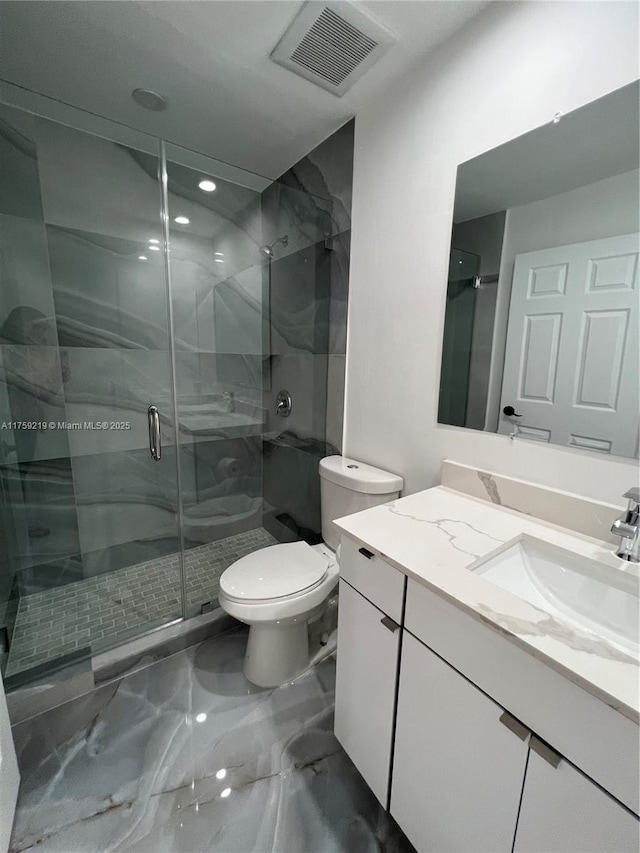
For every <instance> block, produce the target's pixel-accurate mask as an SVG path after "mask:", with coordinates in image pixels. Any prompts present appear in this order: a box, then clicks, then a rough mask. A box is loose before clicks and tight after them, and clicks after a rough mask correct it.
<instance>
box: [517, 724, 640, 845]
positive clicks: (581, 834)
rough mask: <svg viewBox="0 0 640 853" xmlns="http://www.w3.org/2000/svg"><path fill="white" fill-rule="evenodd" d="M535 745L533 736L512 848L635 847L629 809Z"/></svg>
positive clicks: (639, 838)
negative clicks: (556, 762) (548, 756)
mask: <svg viewBox="0 0 640 853" xmlns="http://www.w3.org/2000/svg"><path fill="white" fill-rule="evenodd" d="M536 748H537V747H536V741H535V739H533V740H532V749H531V752H530V755H529V763H528V765H527V776H526V779H525V783H524V793H523V796H522V807H521V809H520V818H519V820H518V831H517V833H516V843H515V848H514V853H627V851H629V853H631V851H633V853H637V851H638V849H639V848H640V832H639V825H638V819H637V818H636V817H635V815H633V814H631V812H629V811H627V809H625V808H624V807H623V806H621V805H620V803H618V802H617V800H614V799H613V798H612V797H610V796H609V795H608V794H606V793H605V792H604V791H603V790H602V789H601V788H599V787H598V786H597V785H595V784H594V783H593V782H592V781H591V780H590V779H589V778H588V777H587V776H584V775H583V774H582V773H580V771H579V770H576V769H575V767H572V765H571V764H568V763H567V762H566V761H564V760H562V759H560V762H559V764H558V765H557V766H554V765H553V764H551V763H549V760H548V759H545V758H544V757H541V755H539V754H538V752H536V751H535V750H536ZM541 751H542V752H545V750H544V748H543V749H542V750H541ZM550 755H551V756H553V755H554V753H550ZM558 758H559V756H558ZM556 760H557V759H556ZM554 763H555V762H554Z"/></svg>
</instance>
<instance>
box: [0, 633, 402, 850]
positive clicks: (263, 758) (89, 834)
mask: <svg viewBox="0 0 640 853" xmlns="http://www.w3.org/2000/svg"><path fill="white" fill-rule="evenodd" d="M245 642H246V633H245V630H244V629H238V630H235V631H232V632H229V633H227V634H223V635H220V636H218V637H216V638H213V639H211V640H207V641H206V642H204V643H202V644H200V645H198V646H194V647H192V648H190V649H187V650H186V651H183V652H180V653H178V654H176V655H174V656H173V657H170V658H166V659H165V660H163V661H160V662H158V663H156V664H153V665H152V666H149V667H147V668H146V669H143V670H139V671H137V672H135V673H132V674H130V675H127V676H126V677H124V678H123V679H121V680H120V681H118V682H116V683H114V684H110V685H105V686H104V687H102V688H99V689H98V690H96V691H94V692H93V693H91V694H88V695H87V696H85V697H81V698H79V699H75V700H73V701H72V702H69V703H67V704H65V705H62V706H60V707H58V708H55V709H53V710H51V711H47V712H46V713H45V714H42V715H40V716H38V717H33V718H31V719H30V720H27V721H25V722H23V723H20V724H19V725H17V726H15V727H14V737H15V740H16V748H17V751H18V760H19V764H20V768H21V772H22V785H21V789H20V797H19V801H18V810H17V813H16V822H15V825H14V831H13V837H12V841H11V846H10V851H11V853H19V851H26V850H35V849H37V850H38V851H39V853H53V851H56V853H99V851H100V853H103V851H113V852H114V853H115V851H131V853H134V851H135V852H136V853H143V851H144V853H205V851H207V853H209V851H216V853H263V851H264V853H266V851H273V852H274V853H275V851H277V853H359V851H363V853H364V851H366V853H381V851H384V853H412V851H413V848H412V847H411V846H410V845H409V844H408V842H407V841H406V839H405V838H404V836H403V835H402V834H401V833H400V831H399V830H398V829H397V827H396V826H395V824H394V823H393V821H391V820H390V819H389V818H388V816H387V815H386V814H385V812H384V811H383V809H382V808H381V807H380V805H379V804H378V802H377V801H376V799H375V798H374V796H373V794H372V793H371V792H370V790H369V789H368V787H367V786H366V784H365V783H364V782H363V780H362V779H361V777H360V776H359V774H358V772H357V771H356V770H355V768H354V766H353V764H352V763H351V762H350V760H349V759H348V758H347V756H346V754H345V753H344V751H343V750H342V749H341V747H340V745H339V744H338V742H337V741H336V739H335V737H334V735H333V704H334V682H335V661H334V660H333V658H328V659H326V660H325V661H323V662H322V663H320V664H319V665H318V666H316V667H315V668H314V669H312V670H310V671H309V672H307V673H306V674H304V675H303V676H301V677H300V678H298V679H297V680H296V681H294V682H292V683H289V684H286V685H284V686H282V687H279V688H275V689H270V690H263V689H260V688H258V687H254V686H253V685H251V684H250V683H249V682H247V681H246V679H245V678H244V675H243V673H242V659H243V655H244V648H245Z"/></svg>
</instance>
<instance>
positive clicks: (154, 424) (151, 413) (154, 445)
mask: <svg viewBox="0 0 640 853" xmlns="http://www.w3.org/2000/svg"><path fill="white" fill-rule="evenodd" d="M147 414H148V417H149V451H150V452H151V458H152V459H155V461H156V462H159V461H160V459H161V458H162V447H161V446H160V412H159V411H158V407H157V406H149V410H148V412H147Z"/></svg>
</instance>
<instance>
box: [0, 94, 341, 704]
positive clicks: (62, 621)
mask: <svg viewBox="0 0 640 853" xmlns="http://www.w3.org/2000/svg"><path fill="white" fill-rule="evenodd" d="M274 199H275V200H276V201H274ZM330 205H331V203H330V201H328V200H327V199H323V198H315V197H313V196H311V194H309V193H308V192H306V191H304V190H302V189H299V188H295V187H291V186H284V185H278V184H277V182H276V186H275V187H274V182H272V181H269V180H267V179H264V178H262V177H260V176H257V175H254V174H251V173H249V172H245V171H243V170H241V169H238V168H236V167H232V166H229V165H227V164H223V163H220V162H219V161H215V160H212V159H209V158H207V157H204V156H202V155H199V154H196V153H194V152H191V151H186V150H184V149H181V148H179V147H177V146H175V145H173V144H170V143H169V142H166V141H163V140H160V139H155V138H152V137H149V136H147V135H145V134H142V133H139V132H137V131H134V130H132V129H130V128H126V127H123V126H121V125H116V124H113V123H111V122H108V121H106V120H103V119H98V118H97V117H94V116H90V115H88V114H84V113H81V112H80V111H77V110H73V109H71V108H68V107H63V106H62V105H57V104H55V102H48V101H47V99H38V101H37V103H36V106H35V107H34V106H32V105H28V107H27V108H24V104H20V105H16V102H15V99H14V101H13V103H4V104H2V103H0V644H1V649H2V671H3V675H4V680H5V685H6V686H7V688H8V689H11V688H12V687H17V686H20V685H24V684H29V683H32V682H34V681H35V680H37V679H39V678H42V677H43V676H46V675H47V674H48V673H51V672H53V671H55V670H60V669H61V668H63V667H65V666H67V665H69V664H71V663H74V662H76V661H78V660H82V659H86V658H92V657H94V656H95V655H96V654H98V653H99V652H102V651H105V650H108V649H112V648H114V647H116V646H120V645H122V644H124V643H126V642H127V641H129V640H131V639H133V638H136V637H139V636H140V635H142V634H146V633H148V632H151V631H155V630H157V629H158V628H161V627H163V626H167V625H170V624H172V623H174V622H178V621H182V620H187V619H189V618H190V617H192V616H195V615H198V614H201V613H206V612H209V611H213V612H214V613H215V612H216V608H217V595H218V587H219V578H220V575H221V573H222V571H224V569H225V568H226V567H227V566H228V565H229V564H230V563H231V562H233V561H234V560H236V559H238V558H239V557H241V556H243V555H245V554H248V553H250V552H251V551H253V550H256V549H258V548H261V547H264V546H266V545H269V544H273V543H275V542H276V541H285V540H289V539H291V538H299V537H300V536H305V535H308V536H310V537H313V536H314V535H317V534H318V533H319V525H318V524H315V529H314V525H313V524H312V525H311V527H307V526H306V523H305V524H303V523H301V524H299V525H298V526H297V527H296V525H295V524H290V523H280V522H276V521H274V519H277V518H280V519H281V520H282V518H285V520H286V519H287V518H288V517H289V516H288V515H287V512H286V507H285V508H284V510H283V511H279V510H278V507H277V505H276V504H277V497H276V498H274V499H270V500H268V501H266V500H265V489H264V468H265V464H267V465H269V466H271V473H270V477H271V480H272V482H273V483H276V486H277V482H278V480H279V474H278V472H277V471H275V472H274V470H273V460H274V459H277V458H281V457H282V448H283V447H284V448H290V447H295V446H296V442H298V443H299V442H300V441H301V440H304V441H307V442H309V441H315V442H316V443H317V452H316V454H315V455H316V456H320V455H324V454H325V453H327V452H332V450H333V452H335V448H331V447H327V445H326V441H325V438H326V437H325V434H324V420H323V419H324V418H325V417H326V395H327V380H326V375H327V367H326V359H327V353H328V340H327V337H328V314H329V299H330V276H329V278H327V273H326V269H327V263H326V258H327V256H328V253H329V251H330V248H331V247H329V248H327V246H326V243H327V238H326V233H327V232H326V228H327V221H329V222H330V218H331V211H330ZM291 211H295V222H294V221H293V220H292V219H291V218H288V213H289V212H291ZM283 225H284V226H285V227H283ZM329 227H330V226H329ZM283 235H286V239H282V236H283ZM278 238H279V239H278ZM265 249H266V250H265ZM278 264H280V267H281V269H283V270H289V271H291V270H293V272H294V275H293V279H291V278H287V276H286V275H285V276H284V277H282V276H280V278H278V276H277V271H278ZM290 281H302V284H301V285H299V286H298V288H297V293H296V294H293V293H289V292H288V290H287V288H288V287H289V283H290ZM282 282H284V284H282ZM272 292H273V294H274V295H272ZM291 299H294V301H295V300H298V301H300V300H302V301H300V310H301V311H302V314H301V316H303V317H304V323H303V324H302V325H301V326H300V325H299V324H297V322H294V323H293V324H291V322H290V321H291V316H292V315H291V313H290V312H289V308H288V307H287V306H288V305H289V303H290V300H291ZM278 300H280V301H279V302H278ZM283 300H284V302H283ZM272 301H273V304H272ZM287 312H289V313H287ZM305 324H306V325H305ZM290 326H291V329H293V326H295V330H293V331H291V330H290V329H289V327H290ZM288 330H289V331H288ZM290 331H291V334H289V332H290ZM305 335H307V336H308V338H309V340H310V341H311V346H310V347H309V346H308V341H307V339H306V338H305ZM292 336H293V338H296V336H298V337H299V336H302V338H303V340H301V341H299V340H297V339H294V340H293V343H292ZM283 342H284V343H283ZM293 352H296V353H299V352H304V356H305V357H306V356H308V355H309V356H314V357H317V358H316V361H315V362H314V367H313V370H312V371H311V373H310V374H309V375H310V376H311V377H312V379H311V382H307V383H304V384H305V388H306V387H307V386H311V387H312V391H313V393H312V394H311V397H310V399H309V401H308V402H305V403H304V404H301V403H300V402H299V401H298V400H296V399H295V395H294V407H295V405H296V404H298V406H299V407H300V406H301V405H302V408H303V409H304V408H305V407H306V408H308V410H309V411H308V412H306V411H304V412H303V414H304V415H305V417H307V416H308V420H309V423H310V424H311V425H312V426H311V427H310V429H309V430H308V431H307V433H306V435H305V436H304V439H301V438H300V430H299V429H298V431H297V432H296V431H295V430H294V431H293V434H294V435H295V440H290V436H289V438H287V434H288V431H287V429H286V428H285V427H284V422H281V421H280V419H279V418H278V417H277V416H276V415H275V414H274V411H273V401H274V400H275V394H276V393H277V392H278V390H279V388H278V387H275V385H274V382H275V381H277V380H276V379H274V365H276V366H277V363H278V362H280V361H281V360H282V358H285V357H290V356H291V354H292V353H293ZM323 357H324V367H323V366H322V365H323V362H322V358H323ZM323 370H324V377H323ZM314 371H315V372H314ZM276 376H277V370H276ZM314 389H315V390H314ZM298 411H301V409H300V408H299V410H298ZM292 420H293V419H292ZM313 425H315V426H313ZM314 430H315V431H314ZM289 432H291V431H289ZM302 432H304V430H302ZM314 447H315V445H314ZM298 449H299V448H298ZM278 453H280V455H278ZM284 458H285V460H286V454H285V456H284ZM266 460H268V461H266ZM285 464H286V461H285ZM313 464H315V462H314V463H313ZM283 476H284V477H285V479H286V476H288V475H287V474H286V473H285V474H284V475H283ZM294 476H295V475H294ZM274 488H275V492H274ZM271 491H272V492H274V494H277V487H272V488H271ZM288 494H289V497H290V498H291V500H292V501H293V502H294V503H295V504H296V505H297V506H298V507H302V508H303V509H305V507H306V504H309V506H308V507H306V509H307V510H308V511H305V512H303V515H304V518H305V519H307V518H311V519H314V518H315V517H316V516H317V517H318V520H319V506H318V507H315V506H311V504H312V503H313V502H314V501H315V500H316V496H315V493H314V492H313V489H311V490H309V488H308V486H307V485H306V484H303V485H302V486H301V487H300V488H299V489H298V490H297V491H296V488H295V480H292V481H290V483H289V488H288ZM266 528H268V529H266Z"/></svg>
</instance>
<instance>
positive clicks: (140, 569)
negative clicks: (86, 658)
mask: <svg viewBox="0 0 640 853" xmlns="http://www.w3.org/2000/svg"><path fill="white" fill-rule="evenodd" d="M275 544H277V540H276V539H274V538H273V536H271V534H270V533H267V531H266V530H264V529H262V528H258V529H256V530H250V531H247V532H245V533H238V534H236V535H235V536H228V537H226V538H225V539H219V540H217V541H216V542H209V543H207V544H206V545H199V546H198V547H196V548H190V549H189V550H187V551H186V552H185V578H186V588H187V612H188V613H191V614H195V613H199V612H200V606H201V605H202V604H204V603H205V602H208V601H213V600H215V599H217V597H218V590H219V588H220V575H221V574H222V572H223V571H224V570H225V569H226V568H227V567H228V566H230V565H231V563H233V562H234V561H235V560H238V559H240V557H244V556H246V555H247V554H250V553H252V552H253V551H257V550H258V549H259V548H265V547H266V546H268V545H275ZM181 612H182V608H181V602H180V568H179V555H178V554H170V555H169V556H166V557H159V558H156V559H154V560H147V561H146V562H144V563H138V564H136V565H134V566H127V567H126V568H124V569H119V570H118V571H115V572H109V573H106V574H102V575H96V576H94V577H91V578H86V579H85V580H82V581H76V582H75V583H70V584H65V585H64V586H60V587H56V588H54V589H49V590H45V591H43V592H37V593H32V594H31V595H27V596H24V598H22V599H21V600H20V605H19V608H18V614H17V618H16V624H15V630H14V633H13V641H12V643H11V651H10V654H9V659H8V662H7V669H6V676H7V677H8V676H11V675H15V674H17V673H19V672H22V671H24V670H27V669H31V668H32V667H36V666H40V665H42V664H46V663H49V662H52V661H54V660H55V659H56V658H59V657H61V656H62V655H68V654H71V653H73V652H77V651H79V650H80V649H83V648H86V647H88V646H91V649H92V651H93V652H94V653H95V652H96V651H102V650H103V649H106V648H109V647H111V646H112V645H114V644H115V643H116V642H117V641H124V640H126V639H129V638H130V637H131V636H132V635H135V634H137V633H138V632H139V631H140V630H145V629H149V628H154V627H156V626H159V625H162V624H165V623H166V622H168V621H171V620H172V619H177V618H178V617H179V616H180V615H181Z"/></svg>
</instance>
